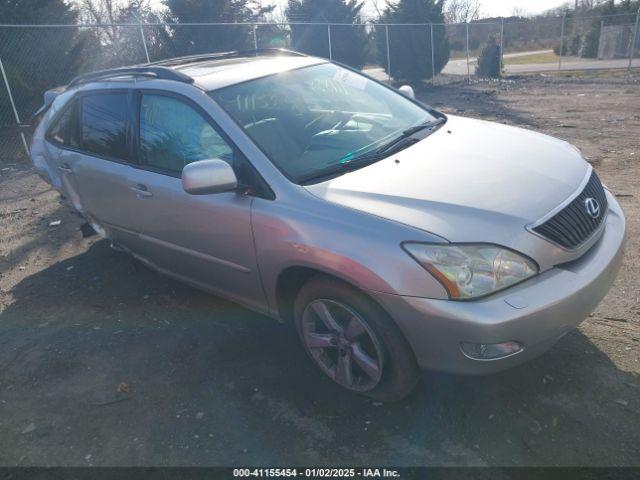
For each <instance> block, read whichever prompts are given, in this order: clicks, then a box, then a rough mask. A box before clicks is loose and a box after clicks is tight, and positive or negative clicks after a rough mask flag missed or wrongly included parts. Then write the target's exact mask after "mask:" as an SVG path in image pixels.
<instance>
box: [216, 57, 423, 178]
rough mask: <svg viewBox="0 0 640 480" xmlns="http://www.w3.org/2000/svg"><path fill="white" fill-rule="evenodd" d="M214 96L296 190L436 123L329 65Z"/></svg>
mask: <svg viewBox="0 0 640 480" xmlns="http://www.w3.org/2000/svg"><path fill="white" fill-rule="evenodd" d="M209 95H210V96H211V97H212V98H213V99H214V100H215V101H216V102H218V104H219V105H220V106H221V107H222V108H224V109H225V110H226V111H227V112H228V113H229V115H231V116H232V117H233V119H234V120H235V121H236V122H237V123H238V124H239V125H240V126H241V127H242V128H243V129H244V131H245V132H246V133H247V135H249V137H251V139H252V140H253V141H254V142H255V143H256V145H257V146H258V147H260V149H261V150H262V151H263V152H264V153H265V154H266V155H267V156H268V157H269V159H270V160H271V161H272V162H273V163H274V164H275V165H276V166H277V167H278V168H279V169H280V170H281V171H282V172H284V174H285V175H286V176H287V177H289V178H290V179H292V180H293V181H294V182H297V183H300V182H301V181H302V180H303V179H308V178H312V177H313V176H314V173H320V172H322V174H324V173H326V172H330V171H331V170H332V168H333V167H334V166H335V169H336V170H339V169H340V168H341V166H343V165H344V164H346V163H352V162H353V163H356V161H357V160H358V158H364V155H366V154H368V153H370V152H373V151H374V150H376V149H378V148H379V147H380V146H382V145H384V144H386V143H388V142H390V141H393V139H394V138H397V137H398V136H399V135H401V134H402V132H405V131H407V129H410V128H412V127H414V126H416V125H419V124H424V123H428V122H433V121H434V120H435V117H434V116H433V115H431V114H430V113H429V111H428V110H426V109H424V108H422V107H420V106H418V105H416V104H415V103H413V102H412V101H410V100H408V99H406V98H405V97H403V96H402V95H401V94H399V93H396V92H394V91H393V90H391V89H389V88H386V87H384V86H383V85H380V84H378V83H376V82H373V81H371V80H369V79H368V78H366V77H364V76H362V75H359V74H357V73H355V72H351V71H350V70H347V69H345V68H342V67H339V66H337V65H334V64H330V63H327V64H321V65H315V66H312V67H306V68H302V69H298V70H291V71H288V72H283V73H280V74H277V75H272V76H269V77H264V78H259V79H256V80H251V81H248V82H244V83H240V84H236V85H232V86H230V87H225V88H222V89H219V90H214V91H212V92H209ZM363 164H364V162H363Z"/></svg>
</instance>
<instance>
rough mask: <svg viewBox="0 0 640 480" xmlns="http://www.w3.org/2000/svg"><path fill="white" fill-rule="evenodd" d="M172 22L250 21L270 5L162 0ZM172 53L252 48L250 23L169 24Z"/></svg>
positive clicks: (248, 0) (247, 1) (249, 1)
mask: <svg viewBox="0 0 640 480" xmlns="http://www.w3.org/2000/svg"><path fill="white" fill-rule="evenodd" d="M164 4H165V6H166V7H167V8H168V10H169V12H168V17H169V19H170V20H171V21H172V22H173V23H250V22H255V21H259V20H261V18H262V15H263V14H264V13H267V12H269V11H271V10H272V9H273V7H262V6H260V2H259V1H257V0H216V1H212V0H164ZM171 31H172V32H171V37H172V44H173V54H174V55H177V56H179V55H193V54H199V53H210V52H225V51H231V50H251V49H253V46H254V44H253V29H252V27H251V25H185V26H172V27H171Z"/></svg>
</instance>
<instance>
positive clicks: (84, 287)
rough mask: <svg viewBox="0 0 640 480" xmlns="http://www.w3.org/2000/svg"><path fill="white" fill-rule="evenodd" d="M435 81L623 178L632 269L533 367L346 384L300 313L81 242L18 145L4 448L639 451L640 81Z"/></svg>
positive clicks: (0, 341) (485, 456)
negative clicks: (403, 384)
mask: <svg viewBox="0 0 640 480" xmlns="http://www.w3.org/2000/svg"><path fill="white" fill-rule="evenodd" d="M420 95H421V96H422V98H423V99H425V100H426V101H427V102H429V103H431V104H432V105H434V106H436V107H438V108H441V109H442V110H444V111H445V112H449V113H457V114H460V115H468V116H473V117H479V118H484V119H490V120H496V121H500V122H504V123H508V124H512V125H518V126H522V127H525V128H532V129H536V130H540V131H543V132H546V133H550V134H552V135H555V136H558V137H562V138H566V139H568V140H570V141H571V142H573V143H574V144H576V145H577V146H579V147H580V148H581V149H582V151H583V153H584V155H585V156H586V157H587V158H588V160H589V161H590V162H591V163H592V164H593V165H594V167H595V168H596V169H597V171H598V173H599V174H600V176H601V178H602V179H603V181H604V182H605V183H606V184H607V185H608V186H609V188H610V189H611V190H612V191H613V192H615V193H616V195H618V197H619V201H620V203H621V205H622V207H623V209H624V210H625V212H626V215H627V221H628V226H629V241H628V246H627V254H626V257H625V261H624V266H623V268H622V271H621V273H620V275H619V277H618V280H617V281H616V283H615V286H614V287H613V289H612V290H611V292H610V293H609V295H608V296H607V297H606V299H605V300H604V301H603V302H602V304H601V305H600V306H599V307H598V308H597V309H596V311H595V312H594V313H593V314H592V315H591V316H590V317H589V318H588V319H587V320H586V321H585V322H584V323H583V324H582V325H581V326H580V328H579V329H577V330H575V331H574V332H572V333H570V334H568V335H567V336H565V337H564V338H562V339H561V340H560V342H559V343H558V344H557V345H556V346H555V347H554V348H553V349H552V350H550V351H549V352H548V353H547V354H545V355H544V356H542V357H540V358H539V359H537V360H535V361H532V362H530V363H528V364H526V365H523V366H521V367H518V368H515V369H513V370H510V371H507V372H503V373H500V374H498V375H493V376H488V377H457V376H449V375H440V374H432V373H426V374H424V378H423V381H422V382H421V384H420V385H419V387H418V389H417V391H416V392H415V394H413V395H412V396H411V397H410V398H409V399H407V400H405V401H404V402H401V403H398V404H394V405H380V404H378V403H374V402H372V401H370V400H367V399H365V398H361V397H358V396H352V395H350V394H347V393H345V392H343V391H342V390H340V389H339V388H337V387H334V386H333V385H332V384H331V383H330V382H329V381H328V380H326V379H325V378H324V377H323V376H322V375H321V374H320V373H318V372H317V371H316V370H315V368H314V367H312V365H311V364H310V363H309V361H307V359H306V357H305V355H304V352H303V351H302V349H301V347H299V346H298V343H297V339H296V338H295V334H294V332H293V331H292V329H291V328H290V327H289V326H286V325H278V324H276V323H275V322H273V321H271V320H270V319H268V318H266V317H263V316H260V315H257V314H255V313H253V312H250V311H248V310H246V309H244V308H242V307H240V306H238V305H235V304H232V303H229V302H227V301H224V300H221V299H218V298H215V297H212V296H209V295H206V294H204V293H200V292H198V291H196V290H193V289H191V288H189V287H186V286H183V285H181V284H179V283H177V282H175V281H173V280H170V279H167V278H165V277H162V276H161V275H159V274H156V273H154V272H152V271H150V270H148V269H146V268H145V267H143V266H142V265H141V264H139V263H137V262H136V261H134V260H132V259H131V258H129V257H128V256H126V255H124V254H122V253H118V252H115V251H113V250H111V249H110V248H109V247H108V244H107V243H106V242H104V241H97V240H96V239H95V238H90V239H83V238H82V236H81V234H80V232H79V226H80V225H81V223H82V221H81V219H80V218H78V217H77V216H75V215H73V214H72V213H70V212H69V210H68V209H67V208H66V207H64V206H63V205H61V204H60V203H59V201H58V195H57V194H56V193H55V192H54V191H52V190H51V189H50V188H49V187H48V186H47V185H46V184H44V183H43V182H42V181H41V180H40V179H39V178H38V177H37V176H36V175H35V174H34V173H33V171H32V170H31V169H30V168H29V166H28V165H27V164H26V163H23V162H20V161H15V160H13V161H11V160H9V161H7V159H4V160H2V161H0V167H1V168H2V170H1V172H0V225H1V226H2V230H1V232H2V235H0V465H47V466H51V465H199V466H200V465H227V466H228V465H254V464H255V465H260V464H262V465H264V464H269V465H273V464H280V465H292V464H298V465H300V464H314V465H366V464H376V465H384V464H388V465H394V466H409V465H412V466H421V465H499V466H514V465H515V466H517V465H636V466H637V465H640V450H639V449H638V445H640V430H639V429H638V425H639V424H640V395H639V394H640V378H639V375H638V374H639V372H640V360H639V358H640V355H639V352H640V300H639V297H640V258H639V256H638V252H639V248H638V247H639V245H640V235H639V233H640V215H639V212H640V204H639V199H640V187H639V183H638V178H640V85H639V84H638V82H637V81H633V80H629V79H626V78H622V77H609V76H600V75H598V76H594V77H587V78H570V77H561V78H551V77H529V78H522V79H518V80H517V81H513V82H512V81H505V82H500V83H486V82H485V83H477V84H473V85H466V84H464V83H449V84H447V85H443V86H439V87H435V88H428V89H425V90H424V91H422V92H420ZM488 147H490V146H488ZM56 220H60V221H61V222H60V225H59V226H50V224H51V222H53V221H56Z"/></svg>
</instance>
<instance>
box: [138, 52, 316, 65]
mask: <svg viewBox="0 0 640 480" xmlns="http://www.w3.org/2000/svg"><path fill="white" fill-rule="evenodd" d="M260 54H263V55H264V54H273V55H277V54H285V55H291V56H296V57H306V56H307V55H305V54H304V53H300V52H296V51H294V50H286V49H284V48H257V49H252V50H232V51H228V52H215V53H204V54H199V55H187V56H184V57H176V58H168V59H166V60H160V61H158V62H152V63H149V65H157V66H166V67H174V66H178V65H185V64H187V63H198V62H208V61H214V60H223V59H225V58H239V57H249V56H252V55H256V56H257V55H260Z"/></svg>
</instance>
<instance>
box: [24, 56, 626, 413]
mask: <svg viewBox="0 0 640 480" xmlns="http://www.w3.org/2000/svg"><path fill="white" fill-rule="evenodd" d="M43 112H44V114H43V118H42V121H41V122H40V124H39V126H38V128H37V130H36V132H35V136H34V139H33V144H32V147H31V155H32V159H33V162H34V164H35V167H36V169H37V170H38V171H39V173H40V174H41V175H42V176H43V177H44V179H45V180H46V181H47V182H49V183H50V184H51V185H53V186H54V187H55V188H56V189H58V190H59V191H60V192H61V193H62V194H63V196H64V197H65V198H67V199H68V200H69V202H70V203H71V204H72V206H73V208H75V209H76V210H77V211H78V212H80V213H81V214H82V215H83V216H84V217H85V218H86V219H87V221H88V222H89V224H90V225H91V226H92V227H93V229H94V230H95V231H96V232H97V233H98V234H99V235H101V236H103V237H106V238H108V239H110V241H111V242H112V244H113V245H114V246H116V247H119V248H122V249H124V250H126V251H127V252H130V253H131V254H132V255H133V256H134V257H136V258H137V259H139V260H141V261H142V262H144V263H145V264H147V265H149V266H151V267H153V268H154V269H156V270H158V271H160V272H162V273H165V274H167V275H170V276H172V277H175V278H177V279H179V280H181V281H184V282H186V283H189V284H191V285H193V286H195V287H197V288H201V289H204V290H207V291H210V292H213V293H215V294H217V295H221V296H224V297H227V298H229V299H231V300H234V301H237V302H239V303H241V304H243V305H246V306H247V307H249V308H252V309H254V310H256V311H258V312H261V313H264V314H267V315H270V316H273V317H276V318H278V319H280V320H282V321H292V322H294V323H295V326H296V328H297V331H298V333H299V336H300V339H301V341H302V344H303V345H304V348H305V349H306V351H307V353H308V354H309V357H310V358H311V360H312V361H313V362H314V363H315V364H316V365H317V366H318V367H319V368H320V370H322V372H324V373H325V374H326V375H327V376H329V377H330V378H331V379H333V380H334V381H335V382H336V383H338V384H339V385H341V386H343V387H345V388H347V389H349V390H351V391H354V392H360V393H363V394H366V395H368V396H370V397H372V398H375V399H379V400H382V401H394V400H398V399H401V398H403V397H404V396H406V395H407V394H408V393H409V392H410V391H411V390H412V388H413V387H414V386H415V384H416V382H417V380H418V378H419V374H418V372H419V369H435V370H440V371H446V372H453V373H465V374H479V373H489V372H495V371H498V370H501V369H504V368H507V367H511V366H514V365H516V364H519V363H522V362H524V361H526V360H529V359H531V358H533V357H535V356H537V355H539V354H541V353H542V352H544V351H545V350H546V349H548V348H549V347H550V346H551V345H553V343H554V342H555V341H556V340H558V339H559V338H560V337H562V336H563V335H564V334H565V333H567V332H568V331H569V330H571V329H572V328H574V327H576V326H577V325H578V324H579V323H580V322H581V321H582V320H583V319H584V318H585V317H586V316H587V315H588V314H589V313H590V312H591V311H592V310H593V309H594V308H595V307H596V305H597V304H598V302H599V301H600V300H601V299H602V298H603V297H604V295H605V294H606V292H607V290H608V289H609V287H610V286H611V284H612V282H613V280H614V278H615V276H616V273H617V271H618V268H619V267H620V264H621V259H622V251H623V245H624V239H625V219H624V216H623V213H622V211H621V209H620V206H619V205H618V203H617V202H616V200H615V199H614V197H613V196H612V195H611V194H610V192H608V191H607V190H606V188H603V186H602V184H601V183H600V180H599V179H598V176H597V175H596V173H595V172H594V171H593V169H592V168H591V166H590V165H589V164H588V163H587V162H585V161H584V160H583V159H582V157H581V155H580V152H579V151H578V150H577V149H576V148H575V147H573V146H571V145H570V144H568V143H566V142H564V141H561V140H557V139H554V138H551V137H548V136H545V135H541V134H538V133H534V132H530V131H526V130H521V129H517V128H512V127H508V126H504V125H499V124H495V123H488V122H483V121H478V120H472V119H468V118H461V117H456V116H446V115H444V114H442V113H440V112H438V111H436V110H434V109H432V108H430V107H429V106H427V105H424V104H422V103H421V102H419V101H417V100H415V99H414V98H413V95H412V92H411V89H410V88H407V87H403V88H401V91H398V90H396V89H394V88H391V87H390V86H388V85H385V84H382V83H379V82H377V81H375V80H373V79H371V78H369V77H367V76H366V75H363V74H362V73H360V72H357V71H354V70H351V69H349V68H347V67H344V66H341V65H338V64H336V63H331V62H328V61H326V60H324V59H319V58H313V57H309V56H305V55H301V54H297V53H295V52H284V51H281V52H276V53H275V54H274V52H266V51H265V52H255V53H251V54H242V53H227V54H218V55H205V56H197V57H183V58H177V59H172V60H167V61H164V62H161V63H156V64H151V65H146V66H138V67H130V68H123V69H116V70H110V71H102V72H96V73H92V74H88V75H85V76H82V77H79V78H77V79H75V80H74V81H72V82H71V83H70V84H69V85H68V86H67V87H65V88H63V89H58V90H56V91H50V92H47V94H46V95H45V107H44V109H43Z"/></svg>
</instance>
